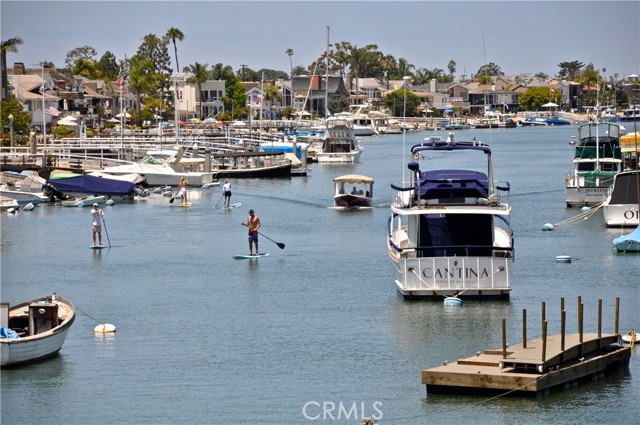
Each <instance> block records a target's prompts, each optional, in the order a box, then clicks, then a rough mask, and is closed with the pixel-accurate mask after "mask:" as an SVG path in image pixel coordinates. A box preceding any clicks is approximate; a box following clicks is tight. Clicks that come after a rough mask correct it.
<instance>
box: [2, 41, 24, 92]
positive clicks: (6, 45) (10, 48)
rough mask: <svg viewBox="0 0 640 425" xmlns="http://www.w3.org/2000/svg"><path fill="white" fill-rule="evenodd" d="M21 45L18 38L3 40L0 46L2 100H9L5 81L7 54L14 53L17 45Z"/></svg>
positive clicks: (7, 86)
mask: <svg viewBox="0 0 640 425" xmlns="http://www.w3.org/2000/svg"><path fill="white" fill-rule="evenodd" d="M20 44H22V39H21V38H20V37H13V38H10V39H8V40H4V41H3V42H2V44H0V59H1V60H2V100H9V82H8V79H7V53H8V52H11V53H16V52H17V51H18V45H20Z"/></svg>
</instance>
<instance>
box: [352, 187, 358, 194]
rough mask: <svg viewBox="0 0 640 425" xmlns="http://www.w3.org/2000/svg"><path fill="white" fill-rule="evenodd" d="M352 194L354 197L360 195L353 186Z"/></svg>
mask: <svg viewBox="0 0 640 425" xmlns="http://www.w3.org/2000/svg"><path fill="white" fill-rule="evenodd" d="M351 194H352V195H357V194H358V189H356V187H355V186H353V189H352V190H351Z"/></svg>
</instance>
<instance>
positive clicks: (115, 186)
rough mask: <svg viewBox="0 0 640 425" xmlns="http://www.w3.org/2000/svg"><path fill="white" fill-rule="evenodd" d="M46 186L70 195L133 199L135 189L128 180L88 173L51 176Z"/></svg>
mask: <svg viewBox="0 0 640 425" xmlns="http://www.w3.org/2000/svg"><path fill="white" fill-rule="evenodd" d="M46 187H51V188H53V189H54V190H55V191H58V192H61V193H63V194H65V195H67V196H70V197H83V196H86V195H104V196H107V197H116V196H117V197H121V198H124V199H127V198H128V199H133V196H134V195H135V189H136V187H135V185H134V184H133V183H131V182H129V181H122V180H114V179H110V178H106V177H96V176H92V175H89V174H82V175H79V176H75V177H68V178H52V179H49V180H47V183H46Z"/></svg>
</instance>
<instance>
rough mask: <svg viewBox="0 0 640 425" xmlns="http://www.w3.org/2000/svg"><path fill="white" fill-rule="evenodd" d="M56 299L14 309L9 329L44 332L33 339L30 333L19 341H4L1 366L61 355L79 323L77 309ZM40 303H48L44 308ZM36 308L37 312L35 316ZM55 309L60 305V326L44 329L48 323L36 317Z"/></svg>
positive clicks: (8, 339)
mask: <svg viewBox="0 0 640 425" xmlns="http://www.w3.org/2000/svg"><path fill="white" fill-rule="evenodd" d="M52 298H53V297H49V298H47V299H46V300H44V299H42V300H34V301H30V302H27V303H23V304H19V305H16V306H13V307H11V309H10V310H9V311H8V318H7V321H8V325H9V328H11V329H14V326H15V325H16V324H18V323H19V327H20V328H22V327H24V326H25V325H26V326H28V327H32V331H34V330H35V329H37V328H38V327H40V329H42V331H40V332H37V331H35V332H36V333H35V334H34V335H29V334H28V333H29V332H28V333H27V334H26V335H21V336H20V338H16V339H13V338H0V365H1V366H3V367H4V366H9V365H15V364H19V363H26V362H32V361H36V360H40V359H44V358H47V357H51V356H55V355H56V354H57V353H58V352H59V351H60V349H61V348H62V344H63V343H64V341H65V339H66V337H67V333H68V332H69V329H70V328H71V325H72V324H73V322H74V320H75V309H74V307H73V304H71V303H70V302H69V301H67V300H64V299H62V298H59V297H57V296H55V298H54V299H52ZM40 302H44V303H43V304H40ZM34 305H35V309H33V310H34V312H33V313H31V310H32V306H34ZM55 305H57V310H56V311H57V316H56V317H57V318H58V322H57V323H54V324H52V325H50V326H47V327H44V326H46V321H42V319H41V317H32V314H33V315H34V316H39V315H40V314H42V313H40V312H39V311H43V312H44V311H45V310H44V309H51V308H55ZM40 309H43V310H40ZM3 313H4V314H6V311H3Z"/></svg>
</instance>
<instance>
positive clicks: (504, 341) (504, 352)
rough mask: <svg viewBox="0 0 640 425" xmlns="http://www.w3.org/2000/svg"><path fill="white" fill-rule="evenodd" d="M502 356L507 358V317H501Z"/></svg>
mask: <svg viewBox="0 0 640 425" xmlns="http://www.w3.org/2000/svg"><path fill="white" fill-rule="evenodd" d="M502 358H503V359H506V358H507V319H502Z"/></svg>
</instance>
